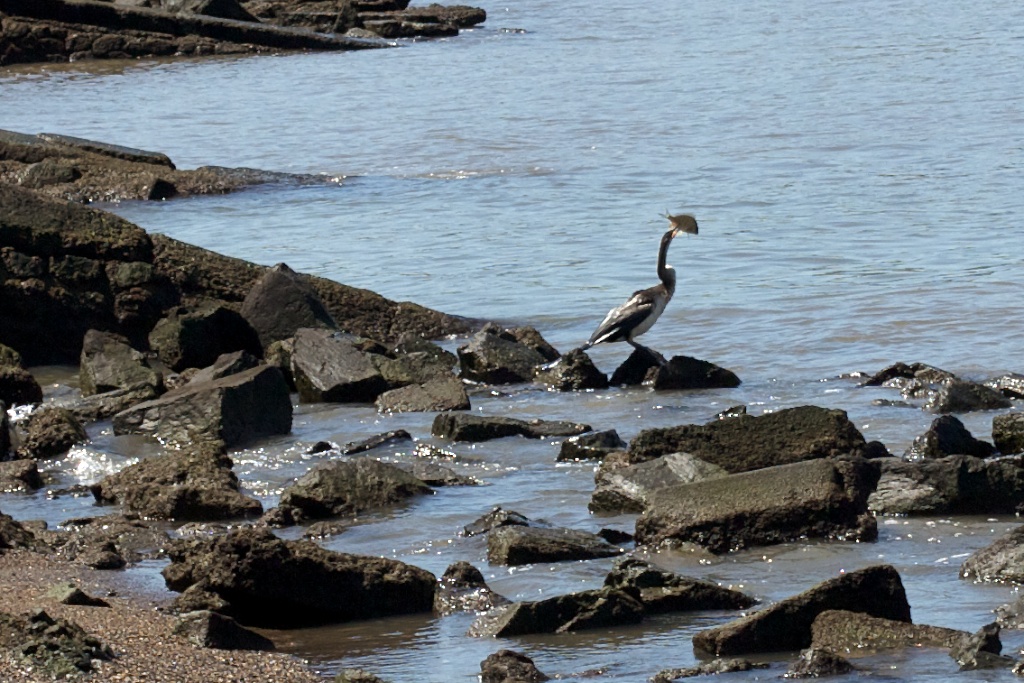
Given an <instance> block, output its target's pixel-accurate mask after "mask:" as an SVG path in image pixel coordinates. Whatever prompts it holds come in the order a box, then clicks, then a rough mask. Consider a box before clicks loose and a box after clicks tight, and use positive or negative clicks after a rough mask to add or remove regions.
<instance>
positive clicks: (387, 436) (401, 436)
mask: <svg viewBox="0 0 1024 683" xmlns="http://www.w3.org/2000/svg"><path fill="white" fill-rule="evenodd" d="M412 440H413V439H412V435H411V434H410V433H409V432H407V431H405V430H404V429H393V430H391V431H389V432H382V433H381V434H375V435H373V436H371V437H369V438H366V439H361V440H359V441H351V442H349V443H347V444H345V445H344V446H342V447H341V448H340V449H339V450H340V451H341V454H342V455H355V454H357V453H363V452H365V451H371V450H373V449H374V448H381V447H382V446H393V445H396V444H399V443H409V442H412Z"/></svg>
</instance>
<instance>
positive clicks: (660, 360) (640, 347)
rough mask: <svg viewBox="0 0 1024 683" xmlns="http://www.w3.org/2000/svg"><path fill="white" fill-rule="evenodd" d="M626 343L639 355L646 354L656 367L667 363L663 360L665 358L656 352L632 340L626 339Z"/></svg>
mask: <svg viewBox="0 0 1024 683" xmlns="http://www.w3.org/2000/svg"><path fill="white" fill-rule="evenodd" d="M626 342H627V343H628V344H629V345H630V346H632V347H633V348H634V349H636V350H637V351H640V352H641V353H646V354H647V356H648V357H650V359H651V360H653V361H654V362H655V363H657V364H658V365H665V364H666V363H668V361H667V360H665V357H664V356H663V355H661V354H660V353H658V352H657V351H655V350H654V349H651V348H648V347H646V346H644V345H643V344H641V343H640V342H637V341H633V340H632V339H627V340H626Z"/></svg>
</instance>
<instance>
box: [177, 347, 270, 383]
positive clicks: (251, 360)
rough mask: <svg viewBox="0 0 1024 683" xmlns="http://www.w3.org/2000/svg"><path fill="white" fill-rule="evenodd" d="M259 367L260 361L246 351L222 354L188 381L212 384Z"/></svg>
mask: <svg viewBox="0 0 1024 683" xmlns="http://www.w3.org/2000/svg"><path fill="white" fill-rule="evenodd" d="M259 365H260V360H259V359H258V358H257V357H256V356H254V355H252V354H251V353H249V352H248V351H233V352H231V353H224V354H221V355H220V356H217V360H215V361H214V362H213V365H210V366H209V367H205V368H203V369H201V370H198V371H196V373H195V374H194V375H192V377H190V378H189V380H188V381H189V382H194V383H195V384H202V383H203V382H213V381H216V380H218V379H222V378H224V377H227V376H229V375H237V374H238V373H240V372H245V371H246V370H252V369H253V368H255V367H258V366H259Z"/></svg>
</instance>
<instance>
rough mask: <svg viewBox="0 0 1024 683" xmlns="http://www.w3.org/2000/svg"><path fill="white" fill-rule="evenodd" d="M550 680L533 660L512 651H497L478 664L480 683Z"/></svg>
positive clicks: (519, 682)
mask: <svg viewBox="0 0 1024 683" xmlns="http://www.w3.org/2000/svg"><path fill="white" fill-rule="evenodd" d="M548 680H551V677H550V676H546V675H545V674H543V673H542V672H541V671H540V670H539V669H538V668H537V666H536V665H535V664H534V663H533V660H532V659H530V658H529V657H527V656H526V655H524V654H522V653H521V652H515V651H513V650H498V651H497V652H495V653H494V654H491V655H487V659H485V660H484V661H482V662H480V683H540V682H541V681H548Z"/></svg>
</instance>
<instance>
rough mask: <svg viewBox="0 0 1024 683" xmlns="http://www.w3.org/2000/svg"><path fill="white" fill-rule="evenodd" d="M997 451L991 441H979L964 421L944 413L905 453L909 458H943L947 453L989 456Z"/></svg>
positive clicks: (978, 456) (979, 456) (933, 421)
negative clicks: (965, 425)
mask: <svg viewBox="0 0 1024 683" xmlns="http://www.w3.org/2000/svg"><path fill="white" fill-rule="evenodd" d="M993 453H995V448H994V447H993V446H992V444H990V443H986V442H984V441H979V440H978V439H975V438H974V436H972V435H971V433H970V432H969V431H967V428H966V427H964V423H963V422H961V421H960V420H958V419H957V418H956V417H954V416H952V415H942V416H941V417H937V418H935V419H934V420H932V424H931V426H930V427H928V431H926V432H925V433H924V434H922V435H921V436H919V437H917V438H916V439H914V443H913V444H912V445H911V446H910V448H909V449H908V450H907V452H906V453H905V454H904V455H903V457H904V458H906V459H907V460H919V459H922V458H941V457H943V456H946V455H973V456H975V457H977V458H987V457H988V456H990V455H992V454H993Z"/></svg>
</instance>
